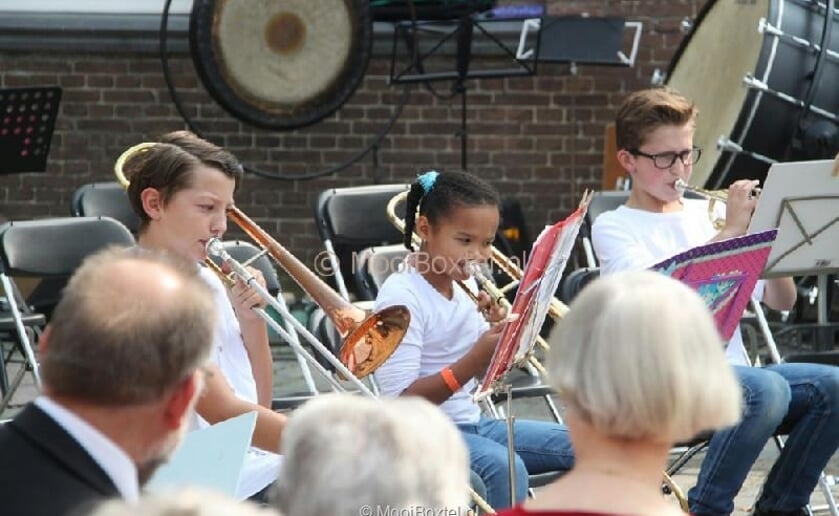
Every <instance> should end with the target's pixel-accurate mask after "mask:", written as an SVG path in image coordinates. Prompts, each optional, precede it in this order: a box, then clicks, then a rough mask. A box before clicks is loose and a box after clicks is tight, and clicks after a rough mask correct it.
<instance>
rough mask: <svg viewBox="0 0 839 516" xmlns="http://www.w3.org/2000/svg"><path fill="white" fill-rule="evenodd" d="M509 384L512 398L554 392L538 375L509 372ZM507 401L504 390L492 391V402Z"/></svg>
mask: <svg viewBox="0 0 839 516" xmlns="http://www.w3.org/2000/svg"><path fill="white" fill-rule="evenodd" d="M509 377H510V386H511V387H512V389H511V391H512V394H513V399H514V400H515V399H519V398H534V397H541V396H550V395H551V394H554V391H553V389H552V388H551V387H550V385H547V384H545V383H542V381H541V379H540V378H538V377H534V376H530V375H514V374H510V375H509ZM504 401H507V393H506V392H504V391H501V392H493V394H492V402H493V403H495V404H498V403H502V402H504Z"/></svg>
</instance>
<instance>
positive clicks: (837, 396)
mask: <svg viewBox="0 0 839 516" xmlns="http://www.w3.org/2000/svg"><path fill="white" fill-rule="evenodd" d="M734 370H735V373H736V374H737V376H738V378H739V380H740V385H741V387H742V388H743V403H744V409H743V419H742V420H741V421H740V423H739V424H737V425H736V426H734V427H731V428H728V429H726V430H721V431H718V432H715V433H714V436H713V437H712V438H711V441H710V443H709V446H708V452H707V455H706V456H705V460H704V461H703V462H702V468H701V469H700V471H699V477H698V478H697V483H696V486H695V487H694V488H693V489H691V490H690V492H689V493H688V500H689V504H690V512H691V513H692V514H694V515H705V514H730V513H731V511H732V510H734V497H735V496H736V495H737V492H738V491H739V490H740V487H741V486H742V485H743V481H744V480H745V479H746V475H747V474H748V473H749V469H750V468H751V467H752V464H753V463H754V461H755V460H756V459H757V457H758V455H760V452H761V451H762V450H763V447H764V446H765V444H766V442H767V440H768V439H769V438H771V437H772V436H773V435H777V434H788V438H787V441H786V444H785V446H784V448H783V450H781V454H780V456H779V457H778V460H777V461H776V462H775V465H774V466H773V467H772V470H771V471H770V472H769V475H768V476H767V478H766V483H765V484H764V486H763V491H762V493H761V496H760V499H759V500H758V502H757V506H758V507H759V508H760V509H761V510H765V511H769V510H772V511H794V510H796V509H800V508H801V507H804V506H805V505H807V503H809V500H810V494H811V493H812V492H813V489H815V487H816V484H817V483H818V480H819V474H820V473H821V471H822V469H824V467H825V465H826V464H827V462H828V460H830V457H831V455H833V452H834V451H835V450H836V448H837V446H839V368H837V367H834V366H825V365H817V364H797V363H796V364H779V365H773V366H769V367H766V368H752V367H742V366H734Z"/></svg>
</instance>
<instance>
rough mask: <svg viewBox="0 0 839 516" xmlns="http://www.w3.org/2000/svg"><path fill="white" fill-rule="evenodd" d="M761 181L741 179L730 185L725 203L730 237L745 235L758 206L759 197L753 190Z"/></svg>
mask: <svg viewBox="0 0 839 516" xmlns="http://www.w3.org/2000/svg"><path fill="white" fill-rule="evenodd" d="M759 184H760V181H756V180H751V179H741V180H739V181H735V182H734V183H732V184H731V186H729V187H728V201H727V202H726V203H725V204H726V208H725V229H724V231H726V232H727V233H728V236H729V237H737V236H741V235H745V234H746V231H747V230H748V229H749V222H751V220H752V213H754V211H755V206H757V197H755V196H754V195H753V194H752V192H754V190H755V188H757V186H758V185H759Z"/></svg>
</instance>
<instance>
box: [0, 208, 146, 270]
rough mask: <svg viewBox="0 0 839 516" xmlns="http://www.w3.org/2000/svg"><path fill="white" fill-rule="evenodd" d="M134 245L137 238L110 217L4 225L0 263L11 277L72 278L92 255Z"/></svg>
mask: <svg viewBox="0 0 839 516" xmlns="http://www.w3.org/2000/svg"><path fill="white" fill-rule="evenodd" d="M109 245H122V246H126V247H128V246H133V245H134V237H133V236H132V235H131V232H130V231H128V228H126V227H125V226H124V225H122V224H121V223H120V222H118V221H117V220H115V219H112V218H110V217H61V218H54V219H44V220H26V221H20V222H7V223H5V224H3V225H2V226H0V262H2V268H3V272H4V273H6V274H9V275H11V276H40V277H59V276H70V275H71V274H72V273H73V271H75V270H76V268H77V267H78V266H79V265H80V264H81V263H82V260H84V259H85V257H87V256H88V255H90V254H93V253H95V252H96V251H98V250H100V249H102V248H104V247H106V246H109Z"/></svg>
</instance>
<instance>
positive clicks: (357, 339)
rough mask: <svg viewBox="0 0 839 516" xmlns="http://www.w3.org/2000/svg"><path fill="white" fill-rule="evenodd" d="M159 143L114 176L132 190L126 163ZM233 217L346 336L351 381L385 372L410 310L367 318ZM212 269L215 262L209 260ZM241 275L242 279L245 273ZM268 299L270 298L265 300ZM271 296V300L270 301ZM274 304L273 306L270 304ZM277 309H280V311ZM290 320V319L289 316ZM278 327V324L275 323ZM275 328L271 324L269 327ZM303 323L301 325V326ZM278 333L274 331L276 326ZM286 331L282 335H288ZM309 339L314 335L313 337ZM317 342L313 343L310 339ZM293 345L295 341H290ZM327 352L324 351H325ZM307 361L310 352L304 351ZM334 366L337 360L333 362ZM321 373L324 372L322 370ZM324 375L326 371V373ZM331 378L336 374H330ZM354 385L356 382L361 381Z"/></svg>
mask: <svg viewBox="0 0 839 516" xmlns="http://www.w3.org/2000/svg"><path fill="white" fill-rule="evenodd" d="M154 145H156V144H155V143H151V142H145V143H140V144H138V145H135V146H133V147H130V148H129V149H128V150H126V151H125V152H123V153H122V154H121V155H120V156H119V158H118V159H117V161H116V163H115V165H114V173H115V175H116V179H117V181H118V182H119V183H120V184H121V185H122V186H123V187H125V188H126V189H127V188H128V185H129V180H128V178H127V177H126V175H125V164H126V162H127V161H128V160H129V159H130V158H131V157H132V156H134V155H135V154H137V153H141V152H145V151H147V150H149V149H150V148H152V147H154ZM227 215H228V217H229V218H230V219H231V220H232V221H233V222H234V223H236V225H238V226H239V227H240V228H241V229H242V230H243V231H244V232H245V233H247V234H248V235H249V236H250V237H251V238H252V239H253V240H254V241H255V242H256V243H257V244H258V245H259V246H260V247H261V248H262V249H263V253H264V254H268V255H270V256H271V257H272V258H273V259H274V260H275V261H276V262H277V264H278V265H279V266H280V267H282V268H283V269H284V270H285V271H286V272H287V273H288V274H289V276H291V277H292V278H293V279H294V280H295V281H296V282H297V284H298V285H299V286H300V287H301V288H302V289H303V291H304V292H306V293H307V294H308V295H309V296H311V298H312V299H313V300H314V301H315V303H317V304H318V306H320V307H321V308H322V309H323V310H324V312H325V313H326V315H327V316H328V317H329V318H330V320H331V321H332V323H333V324H334V325H335V328H336V329H337V330H338V333H339V334H340V335H341V338H342V340H343V345H342V346H341V352H340V358H341V361H340V362H339V363H337V364H336V363H333V364H332V365H333V366H335V367H336V369H337V370H338V371H339V372H340V373H341V374H342V375H343V376H345V377H347V378H348V379H350V380H351V381H352V380H353V378H354V379H356V380H358V379H360V378H363V377H364V376H366V375H368V374H370V373H371V372H372V371H373V370H375V369H376V368H377V367H379V366H380V365H381V364H382V363H383V362H384V361H385V360H387V358H388V357H389V356H390V355H391V354H392V353H393V351H394V350H395V349H396V346H398V345H399V343H400V342H401V340H402V337H403V336H404V335H405V332H406V331H407V328H408V324H409V321H410V313H409V312H408V309H407V308H406V307H404V306H394V307H390V308H388V309H386V310H382V311H381V312H378V313H376V314H373V315H370V316H369V317H368V316H367V314H366V312H365V311H364V310H362V309H360V308H357V307H355V306H353V305H352V304H351V303H349V302H348V301H345V300H344V299H343V298H342V297H341V296H339V295H338V294H337V293H335V292H334V291H333V290H332V289H331V288H330V287H329V285H327V284H326V283H325V282H324V281H323V280H321V279H320V278H318V277H317V276H316V275H315V274H314V273H313V272H312V271H310V270H309V269H308V268H307V267H306V266H305V265H303V263H302V262H300V260H298V259H297V258H296V257H295V256H294V255H292V254H291V253H290V252H289V251H288V250H287V249H286V248H284V247H283V246H282V245H280V244H279V243H278V242H277V241H276V240H274V239H273V238H272V237H271V236H270V235H268V233H267V232H265V231H264V230H263V229H262V228H260V227H259V226H258V225H257V224H256V223H255V222H254V221H253V220H251V219H250V218H249V217H248V216H247V215H245V214H244V213H243V212H242V211H241V210H240V209H239V208H237V207H235V206H232V207H230V208H229V209H228V211H227ZM214 249H215V252H216V253H215V254H220V253H221V251H223V248H220V247H218V246H216V247H215V248H214ZM206 261H207V262H209V263H210V264H212V260H209V259H208V260H206ZM227 261H228V263H230V264H231V265H232V266H234V267H235V264H234V263H233V262H235V260H231V259H230V258H229V256H227ZM214 265H215V264H212V265H210V266H211V267H212V268H213V270H217V267H215V266H214ZM240 276H242V275H241V274H240ZM242 279H243V280H246V281H248V278H246V277H243V278H242ZM263 297H264V296H263ZM268 297H269V298H270V297H271V296H270V295H269V296H268ZM269 303H270V301H269ZM274 308H275V309H277V308H278V307H276V306H275V307H274ZM278 311H280V313H284V312H287V310H279V309H278ZM289 315H290V314H289ZM268 319H271V320H272V321H273V319H272V318H271V317H270V316H268V315H267V314H266V322H267V321H268ZM274 322H276V321H274ZM290 322H291V323H292V325H294V323H295V322H297V321H296V319H295V318H294V317H291V318H290ZM268 324H269V325H270V324H271V323H270V322H269V323H268ZM298 324H299V323H298ZM272 328H273V329H275V330H276V329H277V328H274V327H273V325H272ZM295 329H297V330H298V331H299V332H300V333H301V334H302V335H303V336H304V337H306V338H307V340H310V341H311V340H315V341H317V339H315V338H314V336H312V335H311V333H309V332H308V330H306V328H305V327H303V326H302V325H300V327H299V328H298V327H297V326H296V325H295ZM278 333H279V332H278ZM284 333H285V332H283V333H280V335H283V334H284ZM307 334H308V335H307ZM310 337H311V338H310ZM286 340H289V339H286ZM317 343H318V344H320V346H317V345H316V344H315V343H312V344H313V345H314V346H315V347H316V348H318V351H319V352H320V353H321V354H322V355H324V358H326V359H327V360H330V358H334V355H333V354H332V353H331V352H329V351H328V350H327V349H326V348H325V347H323V346H322V343H320V342H319V341H317ZM321 347H322V349H319V348H321ZM303 352H304V356H305V355H308V353H307V352H306V351H305V349H304V350H303ZM315 362H317V361H315ZM330 362H331V360H330ZM318 369H320V368H318ZM321 372H323V371H321ZM329 376H330V377H331V375H329ZM353 383H356V382H355V381H354V382H353ZM358 385H360V387H359V388H363V389H366V386H364V384H362V383H361V382H360V381H358V382H357V386H358Z"/></svg>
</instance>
